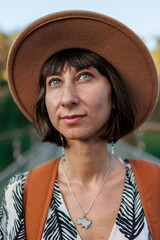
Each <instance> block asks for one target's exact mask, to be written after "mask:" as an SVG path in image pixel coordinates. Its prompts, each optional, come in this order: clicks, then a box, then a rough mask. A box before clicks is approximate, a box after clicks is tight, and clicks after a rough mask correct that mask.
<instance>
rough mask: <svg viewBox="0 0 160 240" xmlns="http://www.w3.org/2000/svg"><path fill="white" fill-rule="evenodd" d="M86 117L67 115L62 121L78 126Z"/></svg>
mask: <svg viewBox="0 0 160 240" xmlns="http://www.w3.org/2000/svg"><path fill="white" fill-rule="evenodd" d="M85 117H86V115H66V116H64V117H62V118H61V120H62V121H63V122H64V123H66V124H76V123H79V122H81V121H82V120H83V119H84V118H85Z"/></svg>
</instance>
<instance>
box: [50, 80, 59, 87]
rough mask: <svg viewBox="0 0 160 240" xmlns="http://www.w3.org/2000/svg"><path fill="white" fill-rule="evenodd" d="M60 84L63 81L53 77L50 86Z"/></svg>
mask: <svg viewBox="0 0 160 240" xmlns="http://www.w3.org/2000/svg"><path fill="white" fill-rule="evenodd" d="M59 84H61V81H60V80H59V79H51V80H50V81H49V85H50V86H57V85H59Z"/></svg>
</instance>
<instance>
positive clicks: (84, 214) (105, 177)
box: [61, 157, 112, 217]
mask: <svg viewBox="0 0 160 240" xmlns="http://www.w3.org/2000/svg"><path fill="white" fill-rule="evenodd" d="M64 160H65V158H64V157H63V159H62V161H61V164H62V169H63V174H64V177H65V180H66V182H67V185H68V188H69V190H70V192H71V193H72V195H73V197H74V199H75V202H76V203H77V205H78V207H79V209H80V210H81V212H82V214H83V216H84V217H86V215H87V214H88V213H89V211H90V210H91V207H92V206H93V204H94V202H95V201H96V199H97V197H98V195H99V193H100V191H101V190H102V188H103V185H104V183H105V181H106V179H107V177H108V174H109V172H110V169H111V162H112V157H110V163H109V167H108V170H107V172H106V174H105V176H104V179H103V182H102V184H101V186H100V188H99V189H98V191H97V193H96V195H95V197H94V198H93V200H92V202H91V204H90V206H89V208H88V210H87V211H86V213H84V211H83V210H82V208H81V206H80V204H79V202H78V200H77V198H76V196H75V194H74V192H73V190H72V188H71V185H70V182H69V180H68V177H67V174H66V172H65V169H64V166H63V162H64Z"/></svg>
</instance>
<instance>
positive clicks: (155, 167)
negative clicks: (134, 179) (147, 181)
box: [128, 159, 160, 181]
mask: <svg viewBox="0 0 160 240" xmlns="http://www.w3.org/2000/svg"><path fill="white" fill-rule="evenodd" d="M128 161H129V163H130V164H131V166H132V169H133V171H134V172H136V173H139V174H142V173H143V174H148V175H152V174H155V177H157V179H159V181H160V164H157V163H154V162H151V161H148V160H143V159H128ZM152 176H153V175H152Z"/></svg>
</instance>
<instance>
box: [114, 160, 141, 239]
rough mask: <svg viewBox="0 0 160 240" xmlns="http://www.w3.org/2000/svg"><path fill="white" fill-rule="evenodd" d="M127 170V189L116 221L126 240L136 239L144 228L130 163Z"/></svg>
mask: <svg viewBox="0 0 160 240" xmlns="http://www.w3.org/2000/svg"><path fill="white" fill-rule="evenodd" d="M125 162H126V164H127V170H126V176H127V177H126V179H125V188H124V191H123V196H122V201H121V206H120V209H119V212H118V216H117V219H116V224H117V225H118V226H119V231H120V232H121V233H122V234H124V236H125V238H126V239H129V240H134V239H136V238H137V237H138V236H139V235H140V233H141V231H142V230H143V228H144V218H145V216H144V212H143V208H142V205H141V201H140V197H139V193H138V189H137V186H136V183H135V179H134V174H133V171H132V169H131V167H130V165H129V163H128V161H127V160H125Z"/></svg>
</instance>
